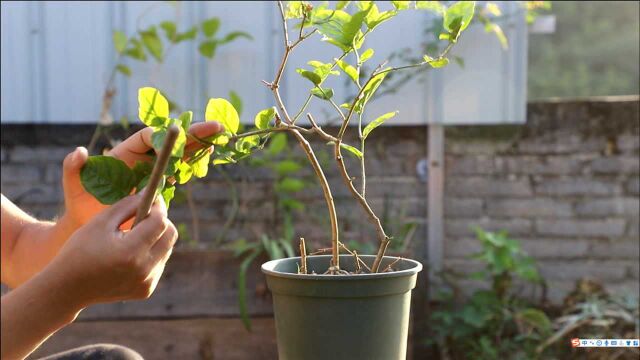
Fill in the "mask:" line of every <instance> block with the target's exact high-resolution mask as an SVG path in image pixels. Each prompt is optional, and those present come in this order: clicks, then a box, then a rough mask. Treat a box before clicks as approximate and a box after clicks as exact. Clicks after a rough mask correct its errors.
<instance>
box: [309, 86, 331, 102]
mask: <svg viewBox="0 0 640 360" xmlns="http://www.w3.org/2000/svg"><path fill="white" fill-rule="evenodd" d="M311 94H312V95H313V96H315V97H319V98H320V99H322V100H329V99H331V98H332V97H333V89H331V88H321V87H315V88H313V89H311Z"/></svg>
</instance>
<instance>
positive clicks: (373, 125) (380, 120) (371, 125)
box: [362, 111, 398, 139]
mask: <svg viewBox="0 0 640 360" xmlns="http://www.w3.org/2000/svg"><path fill="white" fill-rule="evenodd" d="M397 114H398V112H397V111H393V112H389V113H386V114H384V115H381V116H379V117H378V118H377V119H375V120H373V121H372V122H370V123H369V124H368V125H367V126H366V127H365V128H364V130H362V138H363V139H366V138H367V136H369V133H371V132H372V131H373V129H375V128H377V127H378V126H380V125H382V124H383V123H384V122H385V121H387V120H389V119H391V118H392V117H394V116H396V115H397Z"/></svg>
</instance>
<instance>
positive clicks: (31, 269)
mask: <svg viewBox="0 0 640 360" xmlns="http://www.w3.org/2000/svg"><path fill="white" fill-rule="evenodd" d="M78 227H79V226H78V225H77V224H75V223H74V222H73V221H71V220H70V219H69V217H67V216H62V217H61V218H60V219H58V220H57V221H56V222H50V221H33V222H29V223H26V224H24V226H23V229H22V231H20V234H19V236H18V238H17V239H16V241H15V245H14V247H13V249H12V250H11V256H10V262H9V266H8V268H7V274H6V275H7V276H6V279H5V280H6V283H7V285H8V286H9V287H11V288H15V287H17V286H19V285H20V284H22V283H24V282H26V281H27V280H29V279H30V278H31V277H33V276H34V275H35V274H37V273H38V272H40V271H41V270H42V269H43V268H44V267H45V266H47V264H49V262H51V260H52V259H53V258H54V257H55V256H56V254H57V253H58V251H59V250H60V248H61V247H62V246H63V245H64V243H65V242H66V241H67V239H69V237H70V236H71V234H73V232H74V231H75V230H77V229H78Z"/></svg>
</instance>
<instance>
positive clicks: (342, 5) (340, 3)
mask: <svg viewBox="0 0 640 360" xmlns="http://www.w3.org/2000/svg"><path fill="white" fill-rule="evenodd" d="M350 2H351V1H338V2H337V3H336V10H342V9H344V8H345V7H347V5H349V3H350Z"/></svg>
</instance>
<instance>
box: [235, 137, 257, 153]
mask: <svg viewBox="0 0 640 360" xmlns="http://www.w3.org/2000/svg"><path fill="white" fill-rule="evenodd" d="M259 144H260V136H258V135H251V136H245V137H243V138H240V139H238V141H237V142H236V151H238V152H241V153H245V154H248V153H250V152H251V150H252V149H253V148H255V147H256V146H258V145H259Z"/></svg>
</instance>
